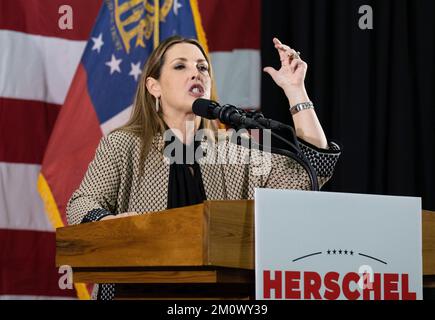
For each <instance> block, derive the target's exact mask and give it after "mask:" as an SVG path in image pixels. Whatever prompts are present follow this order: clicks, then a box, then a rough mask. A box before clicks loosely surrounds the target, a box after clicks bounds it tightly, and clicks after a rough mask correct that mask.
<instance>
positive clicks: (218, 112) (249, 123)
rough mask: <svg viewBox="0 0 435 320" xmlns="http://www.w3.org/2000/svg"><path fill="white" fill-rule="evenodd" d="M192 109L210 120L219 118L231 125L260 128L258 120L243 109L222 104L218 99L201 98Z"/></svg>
mask: <svg viewBox="0 0 435 320" xmlns="http://www.w3.org/2000/svg"><path fill="white" fill-rule="evenodd" d="M192 111H193V113H194V114H196V115H197V116H200V117H203V118H207V119H210V120H214V119H219V121H220V122H222V123H224V124H227V125H229V126H231V127H235V128H240V127H245V128H258V123H257V121H255V120H254V119H251V118H248V117H247V116H246V112H245V111H244V110H243V109H239V108H237V107H235V106H232V105H229V104H226V105H224V106H221V105H219V103H217V102H216V101H213V100H208V99H201V98H199V99H196V100H195V102H193V105H192Z"/></svg>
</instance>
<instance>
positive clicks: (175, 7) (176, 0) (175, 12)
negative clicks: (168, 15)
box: [173, 0, 182, 16]
mask: <svg viewBox="0 0 435 320" xmlns="http://www.w3.org/2000/svg"><path fill="white" fill-rule="evenodd" d="M181 7H182V5H181V3H179V2H178V0H174V7H173V8H174V14H175V15H176V16H178V9H180V8H181Z"/></svg>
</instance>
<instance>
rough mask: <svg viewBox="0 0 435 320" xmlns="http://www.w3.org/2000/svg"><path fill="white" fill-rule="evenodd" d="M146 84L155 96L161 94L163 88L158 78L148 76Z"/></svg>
mask: <svg viewBox="0 0 435 320" xmlns="http://www.w3.org/2000/svg"><path fill="white" fill-rule="evenodd" d="M145 86H146V87H147V90H148V91H149V93H151V94H152V95H153V96H154V97H160V96H161V88H160V83H159V81H158V80H156V79H154V78H153V77H148V78H147V79H146V81H145Z"/></svg>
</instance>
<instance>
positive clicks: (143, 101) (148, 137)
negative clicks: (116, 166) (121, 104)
mask: <svg viewBox="0 0 435 320" xmlns="http://www.w3.org/2000/svg"><path fill="white" fill-rule="evenodd" d="M178 43H190V44H193V45H195V46H197V47H198V48H199V49H200V50H201V52H202V54H203V55H204V57H205V59H206V60H207V63H208V65H209V75H210V78H211V88H212V90H211V99H212V100H216V90H215V84H214V80H213V73H212V69H211V63H210V59H209V57H208V55H207V54H206V52H205V50H204V49H203V48H202V46H201V44H200V43H199V42H198V41H197V40H195V39H186V38H183V37H180V36H172V37H170V38H168V39H166V40H165V41H163V42H161V43H160V44H159V46H158V47H157V48H156V49H154V50H153V52H152V53H151V55H150V56H149V58H148V60H147V62H146V63H145V66H144V69H143V72H142V75H141V78H140V80H139V85H138V88H137V91H136V95H135V98H134V103H133V110H132V114H131V116H130V119H129V121H128V122H127V123H126V124H125V125H123V126H122V127H120V128H118V129H116V130H122V131H126V132H130V133H133V134H135V135H136V136H138V137H140V139H141V149H140V173H141V174H143V171H144V170H143V169H144V162H145V158H146V156H147V155H148V152H149V151H150V148H151V145H152V141H153V139H154V137H155V136H156V135H157V134H159V133H160V134H162V135H163V133H164V131H165V123H164V121H163V118H162V114H161V112H157V111H156V109H155V105H156V100H155V97H154V96H153V95H151V93H150V92H149V91H148V89H147V88H146V79H147V78H148V77H152V78H154V79H157V80H158V79H160V75H161V71H162V67H163V64H164V63H165V53H166V52H167V51H168V49H169V48H170V47H172V46H173V45H176V44H178ZM160 109H161V108H160ZM202 123H203V128H204V129H210V130H212V131H213V132H215V133H216V132H217V126H216V123H215V122H214V121H212V120H208V119H204V118H203V119H202ZM116 130H115V131H116Z"/></svg>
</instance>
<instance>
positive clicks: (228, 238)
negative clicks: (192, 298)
mask: <svg viewBox="0 0 435 320" xmlns="http://www.w3.org/2000/svg"><path fill="white" fill-rule="evenodd" d="M422 221H423V227H422V228H423V230H422V234H423V273H424V275H425V276H430V277H431V278H434V276H435V212H429V211H423V213H422ZM56 246H57V252H56V265H57V266H61V265H69V266H71V267H72V268H73V269H74V279H75V280H77V281H79V280H80V276H79V277H78V278H77V277H76V275H77V274H80V272H81V271H85V270H87V271H92V270H94V271H95V272H96V271H101V270H105V271H106V276H105V277H106V278H105V279H106V280H107V279H108V278H110V279H113V280H115V278H116V274H115V273H113V272H112V271H113V270H117V272H118V273H117V274H118V276H119V275H120V272H124V274H127V273H128V274H129V277H130V278H129V279H130V281H131V280H132V279H133V280H134V281H139V279H140V277H141V276H143V273H142V275H141V276H139V275H138V273H137V272H138V271H139V270H141V271H146V272H147V274H148V275H150V278H149V279H148V280H147V281H151V282H153V281H154V280H153V277H154V279H155V281H161V280H162V279H163V278H166V279H171V277H172V280H171V281H174V282H177V281H178V280H177V279H184V280H186V279H188V278H189V277H191V276H192V273H189V272H196V273H195V275H196V276H198V278H197V280H198V281H199V282H201V281H204V282H207V281H210V279H212V280H213V279H214V280H213V281H218V279H220V280H222V281H224V282H225V281H226V280H225V279H227V280H228V279H233V280H234V279H235V278H234V277H233V275H234V274H238V275H240V272H241V271H240V270H245V271H248V273H249V274H250V276H249V277H251V276H252V270H253V269H254V202H253V201H245V200H236V201H205V202H204V204H199V205H195V206H189V207H184V208H177V209H171V210H165V211H161V212H158V213H150V214H144V215H138V216H135V217H128V218H123V219H112V220H106V221H100V222H97V223H87V224H82V225H77V226H68V227H64V228H59V229H58V230H57V233H56ZM126 268H127V269H128V272H127V273H125V272H126V271H127V269H126ZM216 270H218V271H219V272H217V271H216ZM229 270H233V271H234V270H235V271H236V272H235V273H234V272H233V273H231V272H230V273H229V272H228V271H229ZM237 270H239V271H237ZM153 271H154V273H153ZM155 271H158V272H160V273H159V274H156V273H155ZM77 272H78V273H77ZM110 272H112V273H110ZM171 272H172V273H171ZM186 272H187V273H186ZM92 274H94V275H96V274H97V273H92V272H91V273H89V272H88V273H86V274H85V273H82V278H81V280H82V281H93V280H92V279H90V277H91V275H92ZM98 274H100V273H98ZM135 275H136V276H135ZM163 275H164V277H163ZM237 277H238V276H237ZM121 278H122V276H121ZM121 278H120V279H119V281H120V282H122V281H124V282H126V281H127V279H126V278H124V279H121ZM241 278H244V279H247V278H246V273H245V274H244V275H243V276H241ZM201 279H202V280H201ZM95 280H104V279H101V278H98V279H95V278H94V281H95ZM184 280H181V282H182V281H184ZM228 281H229V280H228ZM102 282H107V281H102Z"/></svg>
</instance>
